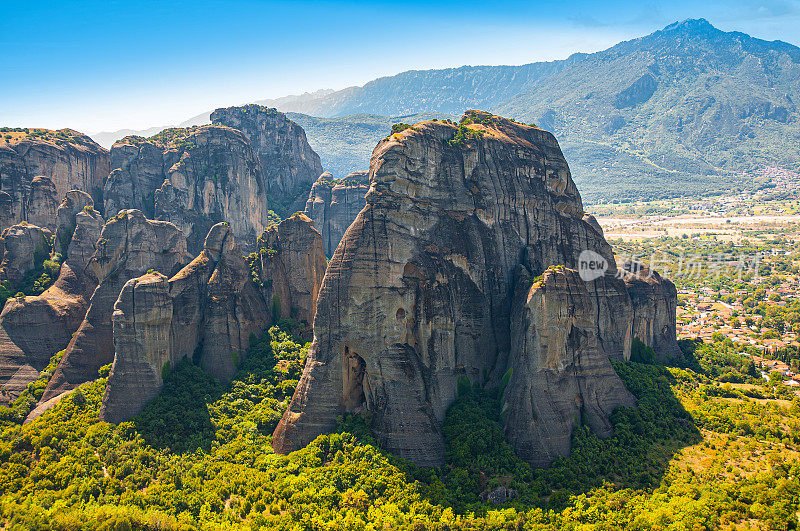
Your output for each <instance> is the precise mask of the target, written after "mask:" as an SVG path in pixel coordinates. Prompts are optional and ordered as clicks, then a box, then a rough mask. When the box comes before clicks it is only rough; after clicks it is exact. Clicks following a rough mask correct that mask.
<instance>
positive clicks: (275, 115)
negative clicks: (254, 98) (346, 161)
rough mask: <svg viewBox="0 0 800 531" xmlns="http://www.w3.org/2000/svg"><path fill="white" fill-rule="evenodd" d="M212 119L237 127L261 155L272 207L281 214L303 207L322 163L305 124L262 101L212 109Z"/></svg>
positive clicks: (262, 170)
mask: <svg viewBox="0 0 800 531" xmlns="http://www.w3.org/2000/svg"><path fill="white" fill-rule="evenodd" d="M211 122H212V123H214V124H218V125H224V126H227V127H232V128H234V129H238V130H239V131H241V132H242V133H244V135H245V136H246V137H247V138H248V140H249V141H250V144H251V145H252V146H253V149H254V150H255V152H256V154H257V155H258V159H259V163H260V166H261V172H262V178H263V182H264V183H265V184H266V186H267V191H268V193H269V197H270V201H272V205H273V209H274V210H275V211H276V212H278V214H280V215H281V216H287V215H289V214H291V213H292V212H295V211H297V210H300V209H301V208H303V202H304V201H305V199H306V197H308V190H309V189H310V188H311V184H312V183H313V182H314V180H315V179H316V178H317V177H318V176H319V175H320V174H321V173H322V163H321V162H320V159H319V155H317V154H316V153H315V152H314V150H313V149H311V146H309V145H308V140H307V139H306V133H305V131H303V128H302V127H300V126H299V125H297V124H296V123H294V122H293V121H291V120H289V119H288V118H287V117H286V115H284V114H283V113H281V112H278V111H277V110H275V109H268V108H267V107H262V106H260V105H245V106H243V107H228V108H225V109H217V110H216V111H214V112H213V113H211Z"/></svg>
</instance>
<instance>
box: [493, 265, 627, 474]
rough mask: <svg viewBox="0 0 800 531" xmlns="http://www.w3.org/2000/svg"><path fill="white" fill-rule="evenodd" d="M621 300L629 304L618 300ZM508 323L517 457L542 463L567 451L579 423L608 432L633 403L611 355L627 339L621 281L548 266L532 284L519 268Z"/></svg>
mask: <svg viewBox="0 0 800 531" xmlns="http://www.w3.org/2000/svg"><path fill="white" fill-rule="evenodd" d="M620 302H622V303H623V304H626V305H627V308H625V307H622V308H620V307H618V306H617V304H619V303H620ZM598 304H599V305H601V306H598ZM511 322H512V328H511V345H512V347H511V354H510V356H509V360H510V363H509V371H511V372H510V373H509V374H510V379H509V383H508V387H506V389H505V393H504V394H503V397H504V404H503V409H504V410H505V412H506V413H505V416H504V424H505V427H506V436H507V438H508V441H509V442H510V443H511V444H512V445H513V446H514V448H516V450H517V453H518V454H519V456H520V457H521V458H522V459H524V460H525V461H527V462H529V463H531V464H533V465H535V466H546V465H548V464H550V462H551V461H552V460H553V459H555V458H556V457H558V456H566V455H568V454H569V449H570V439H571V437H572V433H573V431H574V429H575V428H576V427H577V425H578V424H579V423H586V424H588V425H589V426H590V427H591V429H592V430H593V431H594V432H595V433H597V434H598V435H600V436H603V437H605V436H608V435H611V433H612V426H611V423H610V422H609V416H610V415H611V413H612V412H613V411H614V409H615V408H617V407H620V406H628V407H632V406H634V405H635V403H636V401H635V399H634V398H633V396H632V395H631V394H630V393H629V392H628V391H627V389H626V388H625V386H624V384H623V383H622V380H620V378H619V377H618V376H617V374H616V373H615V372H614V369H613V367H612V366H611V362H610V361H609V356H611V357H622V355H621V354H622V353H621V352H620V348H621V347H622V348H625V346H628V348H629V345H630V329H631V311H630V302H629V301H628V297H627V294H626V293H625V285H624V284H623V282H622V281H621V280H619V279H616V278H613V277H601V278H599V279H597V280H594V281H592V282H585V281H584V280H582V279H581V278H580V277H579V276H578V272H577V271H575V270H572V269H566V268H563V267H556V268H550V269H548V270H547V271H545V273H544V275H543V277H542V278H541V280H539V281H537V282H534V283H533V285H532V286H531V283H530V279H529V278H525V275H521V276H520V282H519V283H518V286H517V293H516V295H515V301H514V306H513V313H512V317H511Z"/></svg>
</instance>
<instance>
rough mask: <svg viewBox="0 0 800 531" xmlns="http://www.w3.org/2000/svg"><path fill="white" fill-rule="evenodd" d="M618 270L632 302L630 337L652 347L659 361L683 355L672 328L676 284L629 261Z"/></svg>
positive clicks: (642, 265)
mask: <svg viewBox="0 0 800 531" xmlns="http://www.w3.org/2000/svg"><path fill="white" fill-rule="evenodd" d="M621 271H622V274H623V275H622V278H623V279H624V280H625V285H626V286H627V288H628V293H629V294H630V297H631V302H632V303H633V337H638V338H639V339H640V340H641V341H642V342H643V343H644V344H645V345H647V346H649V347H652V348H653V350H654V351H655V353H656V355H657V356H658V358H659V359H660V360H661V361H666V360H670V359H674V358H676V357H680V356H682V353H681V349H680V347H679V346H678V340H677V337H676V329H675V328H676V327H675V312H676V310H677V307H678V290H677V289H676V288H675V284H673V283H672V282H670V281H669V280H667V279H666V278H661V275H659V274H658V273H657V272H656V271H653V270H652V269H650V268H649V267H647V266H645V265H644V264H640V263H638V262H634V261H632V260H628V261H626V262H625V263H624V264H623V265H622V270H621Z"/></svg>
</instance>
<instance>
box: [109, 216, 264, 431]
mask: <svg viewBox="0 0 800 531" xmlns="http://www.w3.org/2000/svg"><path fill="white" fill-rule="evenodd" d="M268 326H269V314H268V312H267V306H266V304H265V303H264V301H263V299H262V298H261V294H260V293H259V292H258V290H257V289H256V286H255V285H254V284H253V282H252V280H251V278H250V270H249V268H248V266H247V264H246V263H245V261H244V258H243V257H242V251H241V249H240V248H239V246H238V245H237V244H236V242H235V239H234V235H233V231H232V229H231V228H230V227H229V226H228V225H227V224H224V223H219V224H217V225H214V227H212V228H211V231H210V232H209V234H208V237H207V238H206V240H205V245H204V248H203V251H202V252H201V253H200V255H199V256H198V257H197V258H195V259H194V260H193V261H192V262H191V263H190V264H189V265H187V266H186V267H185V268H183V269H182V270H181V271H180V272H179V273H178V274H176V275H175V276H174V277H173V278H171V279H169V280H167V277H165V276H164V275H161V274H159V273H152V274H147V275H144V276H142V277H139V278H135V279H132V280H130V281H129V282H127V283H126V284H125V286H124V288H123V289H122V292H121V293H120V296H119V299H118V300H117V302H116V304H115V306H114V349H115V355H114V365H113V367H112V370H111V374H110V375H109V379H108V387H107V388H106V393H105V396H104V397H103V406H102V409H101V413H100V415H101V418H102V419H103V420H107V421H109V422H121V421H123V420H127V419H129V418H131V417H133V416H134V415H136V414H137V413H138V412H139V411H141V409H142V408H143V407H144V405H145V404H146V403H147V402H148V401H149V400H150V399H152V398H153V397H155V396H156V395H157V394H158V392H159V391H160V390H161V387H162V385H163V381H162V374H166V373H165V372H164V371H166V370H169V367H170V366H172V367H174V365H175V364H176V363H178V362H179V361H180V360H181V359H183V358H189V359H192V358H194V360H195V361H196V362H197V363H199V364H200V365H201V366H202V367H203V368H204V369H205V370H206V371H208V372H210V373H211V374H213V375H214V376H216V377H218V378H221V379H229V378H230V377H231V376H233V374H234V373H235V372H236V368H237V365H238V363H239V362H240V361H241V359H242V357H243V356H244V355H245V354H246V352H247V349H248V347H249V336H250V334H256V335H258V334H260V333H261V332H263V330H264V329H265V328H266V327H268Z"/></svg>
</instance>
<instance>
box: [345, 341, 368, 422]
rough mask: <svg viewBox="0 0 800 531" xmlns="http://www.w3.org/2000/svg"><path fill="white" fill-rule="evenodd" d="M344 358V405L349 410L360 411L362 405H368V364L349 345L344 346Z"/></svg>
mask: <svg viewBox="0 0 800 531" xmlns="http://www.w3.org/2000/svg"><path fill="white" fill-rule="evenodd" d="M343 355H344V359H343V360H342V361H343V363H342V372H343V373H344V374H343V375H342V376H343V378H342V384H343V385H342V387H343V389H342V405H343V406H344V408H345V410H346V411H348V412H353V411H358V410H360V408H361V407H362V406H364V407H368V406H369V404H368V401H367V400H368V399H367V395H368V394H369V383H368V382H367V364H366V362H365V361H364V358H362V357H361V356H359V355H358V354H356V353H354V352H350V348H349V347H344V353H343Z"/></svg>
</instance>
